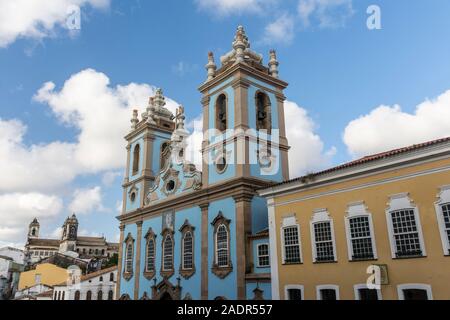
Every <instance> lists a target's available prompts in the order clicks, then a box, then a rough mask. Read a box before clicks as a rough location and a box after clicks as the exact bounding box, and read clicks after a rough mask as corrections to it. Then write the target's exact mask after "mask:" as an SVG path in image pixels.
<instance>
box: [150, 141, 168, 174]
mask: <svg viewBox="0 0 450 320" xmlns="http://www.w3.org/2000/svg"><path fill="white" fill-rule="evenodd" d="M154 134H155V140H153V155H152V171H153V174H154V175H155V176H157V175H158V174H159V173H160V171H161V170H162V168H161V163H160V162H161V161H160V158H161V146H162V144H163V143H164V142H166V141H170V139H171V136H170V135H169V134H165V133H160V132H155V133H154Z"/></svg>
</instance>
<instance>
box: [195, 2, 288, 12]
mask: <svg viewBox="0 0 450 320" xmlns="http://www.w3.org/2000/svg"><path fill="white" fill-rule="evenodd" d="M278 2H279V0H195V3H196V4H197V6H198V8H200V9H201V10H206V11H209V12H212V13H214V14H218V15H222V16H224V15H231V14H242V13H261V12H262V11H263V10H264V9H266V8H268V7H270V6H272V5H275V4H277V3H278Z"/></svg>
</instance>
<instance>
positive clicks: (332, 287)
mask: <svg viewBox="0 0 450 320" xmlns="http://www.w3.org/2000/svg"><path fill="white" fill-rule="evenodd" d="M320 290H334V291H335V292H336V300H340V299H341V298H340V296H339V286H337V285H335V284H323V285H320V286H316V299H317V300H322V299H321V296H320Z"/></svg>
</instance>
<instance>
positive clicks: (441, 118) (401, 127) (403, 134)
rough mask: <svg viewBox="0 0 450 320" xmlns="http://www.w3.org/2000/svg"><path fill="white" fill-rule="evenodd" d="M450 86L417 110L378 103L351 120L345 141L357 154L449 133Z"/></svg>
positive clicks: (419, 141)
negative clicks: (371, 109) (406, 109)
mask: <svg viewBox="0 0 450 320" xmlns="http://www.w3.org/2000/svg"><path fill="white" fill-rule="evenodd" d="M449 119H450V90H449V91H447V92H445V93H443V94H442V95H440V96H439V97H437V98H436V99H433V100H426V101H425V102H423V103H421V104H419V105H418V106H417V107H416V110H415V112H414V113H407V112H403V111H402V109H401V107H400V106H399V105H394V106H384V105H382V106H379V107H378V108H376V109H374V110H373V111H371V112H370V113H369V114H367V115H364V116H362V117H360V118H358V119H356V120H354V121H352V122H350V123H349V124H348V126H347V127H346V128H345V132H344V138H343V139H344V142H345V144H346V145H347V148H348V151H349V152H350V154H351V155H353V156H355V157H359V156H365V155H368V154H373V153H378V152H383V151H387V150H390V149H395V148H400V147H404V146H408V145H412V144H415V143H421V142H426V141H428V140H434V139H439V138H443V137H448V136H450V121H449Z"/></svg>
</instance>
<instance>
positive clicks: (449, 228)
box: [442, 203, 450, 254]
mask: <svg viewBox="0 0 450 320" xmlns="http://www.w3.org/2000/svg"><path fill="white" fill-rule="evenodd" d="M442 214H443V215H444V228H445V230H444V231H445V234H446V235H447V241H448V245H449V247H450V203H447V204H444V205H443V206H442ZM449 254H450V250H449Z"/></svg>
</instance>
